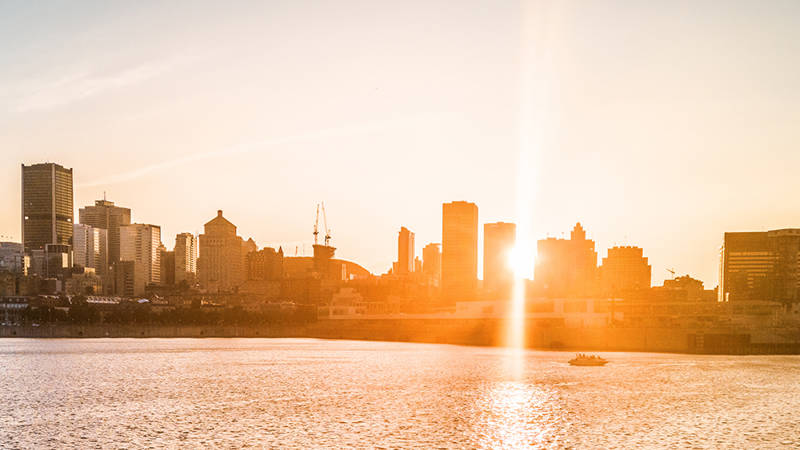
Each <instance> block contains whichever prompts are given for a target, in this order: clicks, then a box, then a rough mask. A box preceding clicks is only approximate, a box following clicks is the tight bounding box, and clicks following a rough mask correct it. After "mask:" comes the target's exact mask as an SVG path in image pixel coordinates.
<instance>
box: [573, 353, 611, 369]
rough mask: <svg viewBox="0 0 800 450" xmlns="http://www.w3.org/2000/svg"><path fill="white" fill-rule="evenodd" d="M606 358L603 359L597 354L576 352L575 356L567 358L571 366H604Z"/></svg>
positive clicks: (606, 361) (606, 362)
mask: <svg viewBox="0 0 800 450" xmlns="http://www.w3.org/2000/svg"><path fill="white" fill-rule="evenodd" d="M606 364H608V360H606V359H603V358H601V357H599V356H597V355H584V354H583V353H578V354H577V355H575V358H573V359H570V360H569V365H571V366H605V365H606Z"/></svg>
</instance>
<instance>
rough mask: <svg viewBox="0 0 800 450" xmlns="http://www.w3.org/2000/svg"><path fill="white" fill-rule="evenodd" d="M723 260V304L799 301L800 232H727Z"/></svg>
mask: <svg viewBox="0 0 800 450" xmlns="http://www.w3.org/2000/svg"><path fill="white" fill-rule="evenodd" d="M721 259H722V261H721V267H720V272H721V277H720V289H719V299H720V300H721V301H749V300H769V301H779V302H783V303H793V302H797V301H798V300H800V298H798V287H799V286H800V229H797V228H790V229H783V230H772V231H763V232H740V233H725V236H724V242H723V246H722V254H721Z"/></svg>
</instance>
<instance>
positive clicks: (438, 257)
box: [422, 244, 442, 286]
mask: <svg viewBox="0 0 800 450" xmlns="http://www.w3.org/2000/svg"><path fill="white" fill-rule="evenodd" d="M422 273H423V274H424V275H425V279H426V281H427V282H428V283H429V284H432V285H434V286H439V283H440V282H441V279H442V251H441V249H440V248H439V244H428V245H426V246H425V247H424V248H423V249H422Z"/></svg>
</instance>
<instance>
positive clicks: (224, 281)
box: [197, 210, 248, 292]
mask: <svg viewBox="0 0 800 450" xmlns="http://www.w3.org/2000/svg"><path fill="white" fill-rule="evenodd" d="M204 231H205V232H204V233H203V234H201V235H200V257H199V258H198V259H197V276H198V278H199V279H200V285H201V286H202V287H203V288H204V289H207V290H209V291H211V292H225V291H233V290H234V289H235V288H237V287H239V286H240V285H241V284H242V283H244V281H245V278H246V274H247V271H246V270H245V261H246V250H247V248H248V247H247V246H246V245H245V241H244V240H242V238H241V237H239V236H237V235H236V225H234V224H232V223H231V222H229V221H228V219H226V218H224V217H223V216H222V210H219V211H217V217H215V218H213V219H211V220H210V221H208V222H207V223H206V224H205V226H204Z"/></svg>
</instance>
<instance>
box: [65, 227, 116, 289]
mask: <svg viewBox="0 0 800 450" xmlns="http://www.w3.org/2000/svg"><path fill="white" fill-rule="evenodd" d="M72 230H73V231H72V251H73V257H72V261H73V263H74V264H75V265H77V266H81V267H88V268H91V269H94V270H95V272H96V273H97V275H100V276H105V275H106V274H107V273H108V232H107V231H106V230H104V229H102V228H95V227H92V226H89V225H84V224H81V223H76V224H74V225H73V226H72Z"/></svg>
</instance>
